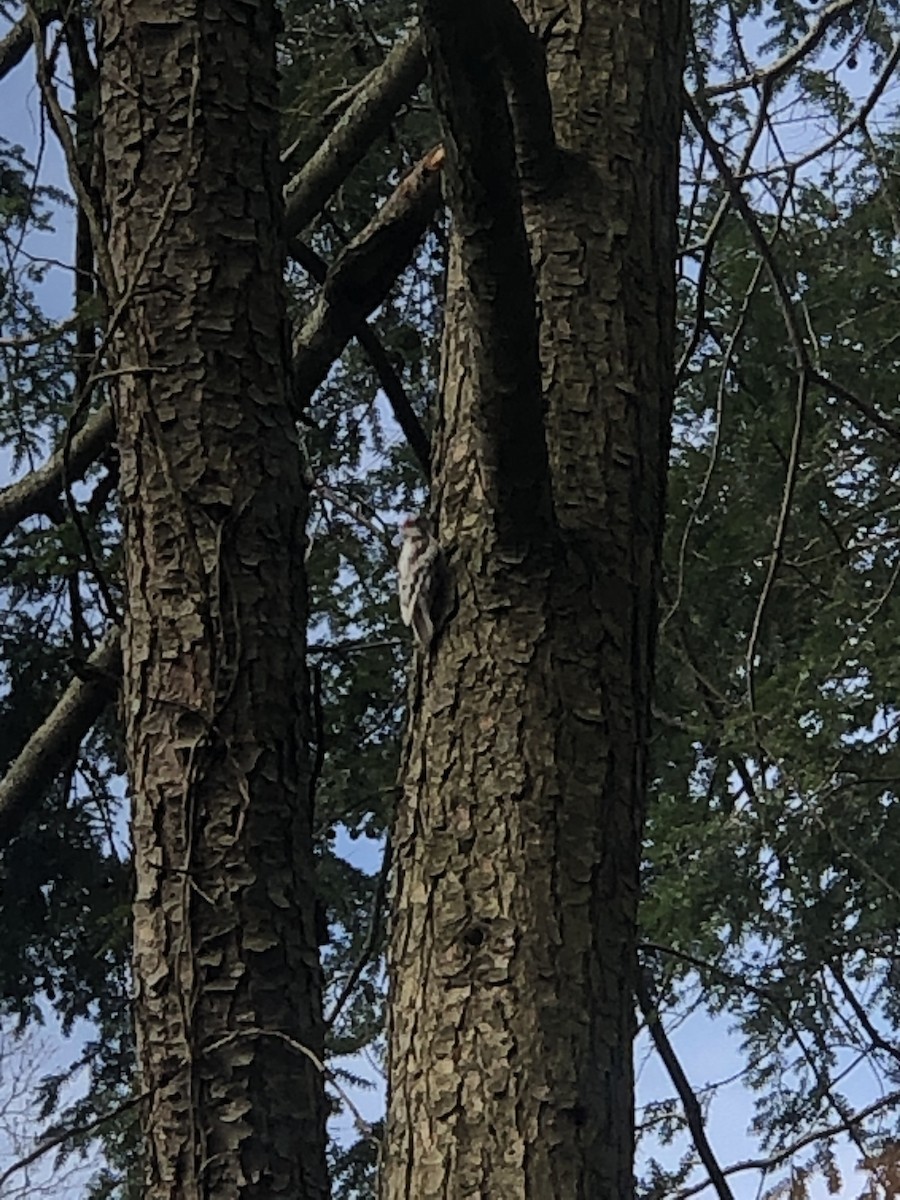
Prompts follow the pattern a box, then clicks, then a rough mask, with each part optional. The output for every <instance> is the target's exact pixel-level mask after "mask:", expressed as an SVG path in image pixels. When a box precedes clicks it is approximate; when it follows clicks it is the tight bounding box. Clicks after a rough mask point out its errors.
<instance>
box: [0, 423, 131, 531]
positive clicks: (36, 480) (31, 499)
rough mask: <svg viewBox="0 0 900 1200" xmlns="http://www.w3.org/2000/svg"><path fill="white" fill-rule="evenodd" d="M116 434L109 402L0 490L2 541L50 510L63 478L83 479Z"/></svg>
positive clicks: (60, 489)
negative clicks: (62, 444) (67, 442)
mask: <svg viewBox="0 0 900 1200" xmlns="http://www.w3.org/2000/svg"><path fill="white" fill-rule="evenodd" d="M112 435H113V416H112V409H111V408H110V406H109V405H108V404H104V405H103V407H102V408H98V409H97V411H96V412H95V413H93V414H92V415H91V416H90V417H88V419H87V421H85V423H84V425H83V426H82V428H81V429H80V430H79V431H78V433H76V434H75V436H74V437H73V438H72V442H71V445H70V447H69V451H68V454H66V450H65V447H61V448H60V449H59V450H57V451H55V452H54V453H53V454H52V455H51V456H50V457H49V458H48V459H47V461H46V462H45V463H44V465H43V466H41V467H38V468H37V469H36V470H34V471H32V472H30V474H28V475H26V476H25V477H24V479H20V480H19V481H18V483H13V484H11V485H10V486H9V487H6V488H3V489H2V490H0V543H2V542H3V541H4V540H5V539H6V538H7V537H8V536H9V534H10V533H11V532H12V530H13V529H15V527H16V526H17V525H18V524H19V522H20V521H24V520H25V518H26V517H30V516H33V515H34V513H38V512H44V511H49V510H50V509H51V508H52V507H53V506H54V505H55V503H56V501H57V500H58V498H59V494H60V492H61V491H62V489H63V479H64V476H67V477H68V479H69V480H75V479H80V478H81V476H82V475H83V474H84V472H85V471H86V470H87V469H88V467H89V466H90V465H91V464H92V463H93V462H96V460H97V459H98V458H99V457H100V455H101V454H102V453H103V451H104V450H105V449H106V447H107V445H108V444H109V442H110V440H111V438H112Z"/></svg>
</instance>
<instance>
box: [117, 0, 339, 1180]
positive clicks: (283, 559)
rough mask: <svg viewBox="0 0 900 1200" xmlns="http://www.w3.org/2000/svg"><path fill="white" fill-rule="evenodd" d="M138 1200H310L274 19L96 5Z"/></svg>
mask: <svg viewBox="0 0 900 1200" xmlns="http://www.w3.org/2000/svg"><path fill="white" fill-rule="evenodd" d="M98 8H99V15H100V19H101V31H100V56H101V63H102V120H103V149H104V157H105V171H106V177H105V190H106V205H107V208H108V214H109V226H110V243H109V245H110V254H111V259H112V265H113V268H114V273H115V289H116V294H115V295H113V296H112V297H111V306H112V308H113V317H112V320H113V324H114V328H115V335H114V339H115V343H116V344H117V345H118V351H117V355H116V360H117V361H116V364H115V365H116V368H117V374H116V379H115V388H116V395H115V416H116V422H117V427H118V445H119V453H120V456H121V491H122V506H123V518H124V531H125V537H124V555H125V566H124V571H125V579H126V584H127V614H126V624H125V634H124V639H123V658H124V671H125V699H124V708H125V721H126V735H127V749H128V760H129V771H130V779H131V788H132V793H133V803H134V824H133V835H134V849H135V862H136V870H137V895H136V900H135V950H134V970H135V986H136V1002H135V1013H136V1023H137V1043H138V1056H139V1064H140V1072H141V1082H142V1085H143V1087H144V1088H146V1089H148V1090H149V1092H150V1096H149V1099H148V1101H147V1103H146V1115H145V1134H146V1153H147V1184H146V1192H145V1195H146V1196H147V1198H148V1200H163V1198H165V1200H175V1198H176V1197H177V1198H178V1200H193V1198H195V1197H204V1198H212V1197H221V1198H222V1200H226V1198H227V1200H237V1198H241V1200H250V1198H254V1197H260V1198H261V1197H267V1198H271V1197H276V1196H285V1197H290V1198H291V1200H296V1198H298V1197H304V1198H307V1197H310V1198H312V1197H315V1198H317V1200H318V1198H321V1197H324V1196H325V1195H326V1193H327V1184H326V1176H325V1156H324V1092H323V1079H322V1077H321V1074H320V1072H319V1071H318V1070H317V1069H316V1067H315V1066H314V1065H313V1063H312V1062H311V1061H310V1059H309V1058H308V1057H307V1056H306V1054H305V1053H304V1049H305V1050H306V1051H310V1052H312V1054H313V1055H315V1056H317V1057H319V1058H321V1053H322V1040H323V1033H322V1021H321V997H320V973H319V964H318V955H317V949H316V938H315V931H314V926H315V922H314V891H313V882H312V874H313V865H312V847H311V814H310V809H309V764H308V757H307V741H308V735H309V729H308V716H307V687H306V677H305V674H304V639H305V620H306V611H305V603H306V601H305V587H306V582H305V575H304V565H303V550H304V523H305V517H306V495H305V492H304V487H303V484H302V480H301V474H300V464H299V459H298V454H297V447H296V440H295V435H294V430H293V425H292V421H291V419H290V415H289V408H288V403H287V400H288V397H287V389H288V375H287V361H288V358H287V356H288V340H287V336H286V328H285V312H284V297H283V288H282V266H283V262H282V260H283V246H282V223H283V213H282V200H281V189H280V183H281V181H280V171H279V163H278V141H277V125H278V117H277V104H278V95H277V87H276V74H275V33H276V9H275V4H274V2H273V0H255V2H252V3H249V2H248V3H235V4H225V3H217V2H215V0H210V2H209V3H206V4H204V5H202V6H200V7H199V8H198V6H197V5H195V4H187V3H181V2H178V0H169V2H168V3H166V4H164V5H160V4H157V3H155V2H153V0H133V2H132V3H129V4H125V5H123V4H119V3H118V2H117V0H100V3H99V5H98Z"/></svg>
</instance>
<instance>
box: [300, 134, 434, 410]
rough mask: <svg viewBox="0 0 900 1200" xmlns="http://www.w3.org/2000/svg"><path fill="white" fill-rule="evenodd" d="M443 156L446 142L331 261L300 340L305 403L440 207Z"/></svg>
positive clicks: (378, 301)
mask: <svg viewBox="0 0 900 1200" xmlns="http://www.w3.org/2000/svg"><path fill="white" fill-rule="evenodd" d="M443 161H444V152H443V150H442V149H441V147H437V148H436V149H434V150H432V151H431V152H430V153H429V154H426V156H425V157H424V158H423V159H422V160H421V162H419V163H418V164H417V165H416V166H415V167H414V168H413V169H412V171H411V172H410V173H409V175H407V177H406V178H405V179H404V180H403V182H402V183H401V184H400V185H399V187H398V188H397V189H396V191H395V192H394V193H393V195H392V196H391V197H390V198H389V199H388V200H387V201H386V203H385V204H383V205H382V207H381V208H380V209H379V210H378V212H377V214H376V215H375V216H374V217H373V218H372V220H371V221H370V222H369V224H368V225H367V226H366V227H365V229H363V230H362V232H361V233H360V234H358V236H357V237H355V238H354V239H353V241H352V242H351V243H350V245H349V246H347V248H346V249H345V250H344V251H342V253H341V254H340V255H339V256H338V258H337V259H336V260H335V262H334V264H333V265H332V267H331V270H330V271H329V272H328V276H327V278H326V280H325V283H324V285H323V288H322V294H321V296H320V298H319V301H318V303H317V304H316V306H315V308H314V309H313V312H312V313H311V315H310V316H309V318H308V319H307V321H306V323H305V324H304V326H303V328H302V330H301V331H300V333H299V335H298V337H297V339H296V343H295V359H294V379H295V386H296V403H297V404H298V405H299V406H300V408H305V406H306V403H307V402H308V400H309V397H310V396H311V395H312V394H313V392H314V391H315V389H316V388H317V387H318V386H319V384H320V383H321V382H322V380H323V379H324V378H325V376H326V374H327V373H328V370H329V368H330V367H331V364H332V363H333V362H334V360H335V359H336V358H337V357H338V355H339V354H340V353H341V351H342V350H343V348H344V346H345V345H346V344H347V342H348V340H349V339H350V338H351V337H353V336H354V334H355V333H356V331H357V329H358V328H359V326H360V324H361V323H362V322H363V321H364V320H365V318H366V317H367V316H368V315H369V313H371V312H372V311H373V310H374V309H376V308H377V307H378V305H379V304H381V303H383V301H384V299H385V297H386V296H387V293H388V291H389V290H390V288H391V286H392V285H393V283H394V280H395V279H396V278H397V276H398V275H399V274H400V273H401V271H403V270H404V269H405V267H406V266H407V264H408V263H409V260H410V258H411V257H412V254H413V251H414V250H415V248H416V246H417V245H418V244H419V242H420V241H421V238H422V236H423V234H424V232H425V230H426V228H427V227H428V223H429V221H430V220H431V218H432V216H433V215H434V212H435V209H436V208H437V205H438V201H439V199H440V171H441V166H442V164H443Z"/></svg>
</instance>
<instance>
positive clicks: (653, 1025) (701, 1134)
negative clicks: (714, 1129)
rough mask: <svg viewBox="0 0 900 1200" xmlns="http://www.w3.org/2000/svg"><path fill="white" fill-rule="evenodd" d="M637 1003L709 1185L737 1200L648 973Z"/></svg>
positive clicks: (725, 1199) (723, 1198) (724, 1198)
mask: <svg viewBox="0 0 900 1200" xmlns="http://www.w3.org/2000/svg"><path fill="white" fill-rule="evenodd" d="M637 1000H638V1006H639V1007H640V1010H641V1014H642V1015H643V1017H644V1020H645V1021H646V1022H647V1029H648V1030H649V1032H650V1036H651V1038H652V1039H653V1045H654V1046H655V1047H656V1050H657V1053H658V1054H659V1056H660V1058H661V1059H662V1060H663V1064H664V1065H665V1068H666V1070H667V1071H668V1073H669V1078H670V1079H671V1080H672V1084H673V1086H674V1088H675V1091H676V1092H677V1093H678V1096H679V1098H680V1100H681V1104H682V1107H683V1108H684V1115H685V1117H686V1118H687V1123H688V1129H690V1131H691V1137H692V1138H693V1139H694V1145H695V1146H696V1147H697V1153H698V1154H699V1155H700V1161H701V1162H702V1163H703V1165H704V1167H706V1169H707V1171H708V1172H709V1182H710V1183H711V1184H712V1185H713V1187H714V1188H715V1189H716V1195H717V1196H718V1197H719V1200H734V1195H733V1193H732V1191H731V1188H730V1187H729V1186H728V1184H727V1183H726V1181H725V1176H724V1174H723V1173H722V1168H721V1166H720V1165H719V1160H718V1159H717V1158H716V1156H715V1154H714V1153H713V1148H712V1146H711V1145H710V1143H709V1139H708V1138H707V1136H706V1127H705V1125H704V1123H703V1111H702V1109H701V1108H700V1102H699V1101H698V1099H697V1095H696V1093H695V1092H694V1089H693V1088H692V1087H691V1085H690V1081H689V1080H688V1077H687V1076H686V1075H685V1073H684V1071H683V1070H682V1068H681V1063H680V1062H679V1061H678V1056H677V1054H676V1053H675V1050H674V1048H673V1046H672V1043H671V1042H670V1041H669V1038H668V1036H667V1034H666V1031H665V1029H664V1028H663V1024H662V1021H660V1019H659V1013H658V1011H657V1007H656V1002H655V1001H654V1000H653V999H652V998H651V995H650V988H649V985H648V982H647V972H646V971H645V970H639V971H638V976H637Z"/></svg>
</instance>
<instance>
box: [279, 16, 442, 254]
mask: <svg viewBox="0 0 900 1200" xmlns="http://www.w3.org/2000/svg"><path fill="white" fill-rule="evenodd" d="M424 77H425V52H424V46H423V42H422V35H421V33H420V32H419V30H418V29H411V30H410V31H409V32H408V33H407V34H406V35H405V37H403V38H401V39H400V41H399V42H398V43H397V45H396V46H394V48H393V50H391V52H390V54H388V56H387V58H386V59H385V60H384V62H383V63H382V64H381V65H380V66H379V67H376V68H375V70H374V71H371V72H370V73H369V75H368V76H367V77H366V78H365V79H364V80H363V81H362V83H361V84H359V85H358V87H357V89H356V91H355V94H354V97H353V99H352V101H351V102H350V104H349V105H348V107H347V110H346V112H345V113H344V114H343V116H342V117H341V118H340V120H339V121H338V122H337V124H336V125H335V126H334V128H333V129H332V131H331V132H330V133H329V135H328V137H327V138H326V139H325V141H324V142H323V143H322V145H321V146H320V147H319V148H318V150H316V152H315V153H314V154H313V155H312V157H311V158H310V159H309V161H308V162H307V163H306V165H305V166H304V167H303V169H302V170H301V171H299V172H298V173H297V175H295V176H294V178H293V179H292V180H291V182H290V183H289V184H288V186H287V188H286V189H285V197H286V200H287V208H286V211H285V228H286V230H287V234H288V237H294V236H296V235H297V234H299V233H300V232H301V230H303V228H304V227H305V226H306V225H308V224H309V222H310V221H311V220H312V219H313V217H315V216H317V215H318V213H320V212H321V211H322V208H323V206H324V205H325V203H326V201H327V200H329V199H330V197H331V196H332V195H333V194H334V192H335V191H336V190H337V188H338V187H340V185H341V184H342V183H343V182H344V180H345V179H346V178H347V176H348V175H349V174H350V172H351V171H352V170H353V168H354V167H355V166H356V165H357V163H358V162H359V160H360V159H361V158H362V157H363V155H364V154H365V153H366V151H367V150H368V149H369V146H370V145H371V144H372V142H373V141H374V139H375V138H376V137H377V136H378V134H379V133H381V131H382V130H383V129H384V128H385V127H386V126H387V125H388V123H389V122H390V120H391V119H392V117H393V116H394V114H395V113H396V111H397V109H398V108H399V107H400V105H401V104H403V102H404V101H405V100H408V99H409V97H410V96H411V95H412V94H413V93H414V92H415V91H416V89H417V88H418V86H419V84H420V83H421V82H422V80H423V78H424Z"/></svg>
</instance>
